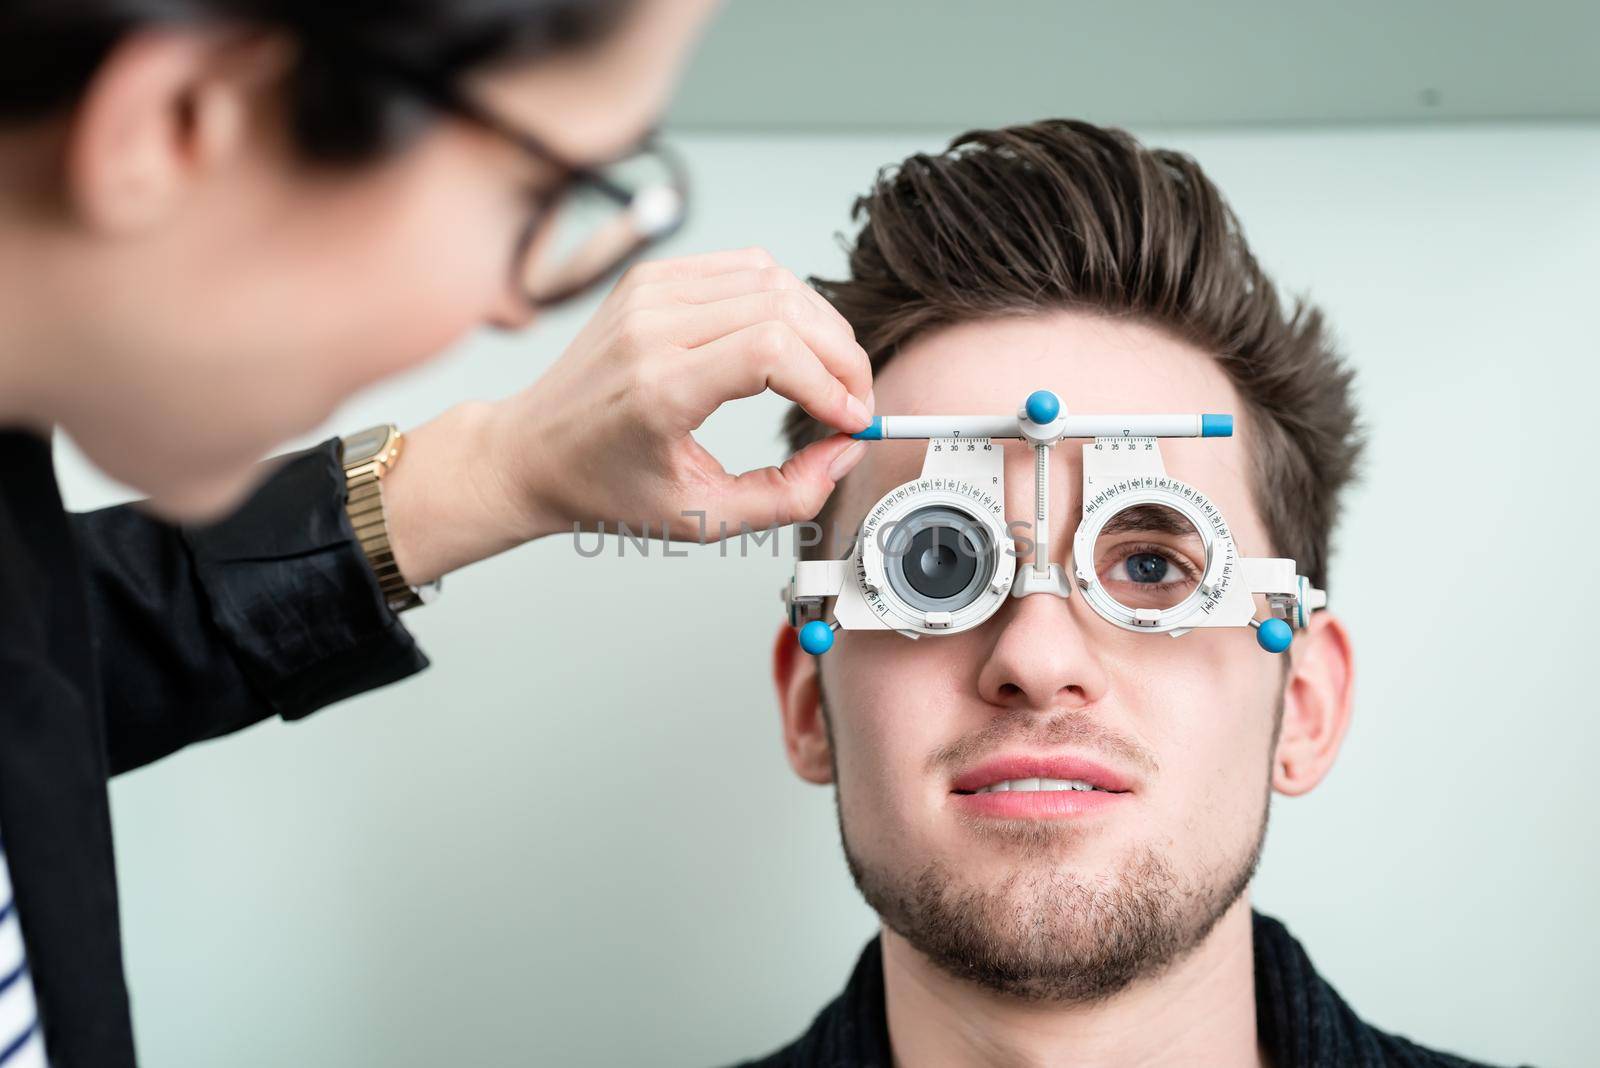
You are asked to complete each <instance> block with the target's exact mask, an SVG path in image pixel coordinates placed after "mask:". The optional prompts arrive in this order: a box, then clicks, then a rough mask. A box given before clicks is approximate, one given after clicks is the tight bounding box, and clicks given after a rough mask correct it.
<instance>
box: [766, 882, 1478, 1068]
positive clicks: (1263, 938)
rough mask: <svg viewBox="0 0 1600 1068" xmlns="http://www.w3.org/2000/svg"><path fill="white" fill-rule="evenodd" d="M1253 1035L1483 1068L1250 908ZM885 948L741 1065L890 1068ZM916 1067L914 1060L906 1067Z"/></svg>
mask: <svg viewBox="0 0 1600 1068" xmlns="http://www.w3.org/2000/svg"><path fill="white" fill-rule="evenodd" d="M1251 918H1252V927H1253V932H1254V936H1253V941H1254V943H1255V976H1256V1033H1257V1035H1258V1036H1259V1037H1260V1039H1261V1046H1262V1048H1263V1049H1265V1050H1266V1053H1267V1056H1268V1058H1269V1060H1270V1062H1271V1064H1272V1065H1273V1068H1485V1066H1483V1065H1481V1064H1480V1062H1477V1061H1469V1060H1466V1059H1464V1058H1461V1057H1457V1056H1453V1055H1452V1054H1449V1053H1439V1052H1436V1051H1434V1050H1430V1049H1424V1048H1423V1047H1421V1046H1419V1045H1417V1044H1416V1043H1414V1042H1412V1041H1410V1040H1409V1039H1405V1038H1401V1037H1400V1036H1399V1035H1391V1034H1387V1033H1385V1032H1383V1031H1379V1030H1378V1029H1377V1028H1374V1027H1369V1026H1368V1025H1366V1024H1364V1023H1362V1022H1361V1020H1360V1019H1358V1018H1357V1016H1356V1014H1355V1013H1354V1012H1353V1011H1351V1009H1350V1006H1348V1005H1346V1004H1345V1003H1344V1000H1343V999H1342V998H1340V997H1339V995H1338V994H1337V993H1336V992H1335V991H1334V989H1333V987H1331V986H1329V985H1328V984H1327V982H1326V981H1325V980H1323V978H1322V977H1321V976H1319V975H1318V974H1317V972H1316V969H1314V968H1313V967H1312V966H1311V958H1309V957H1307V956H1306V952H1305V950H1303V949H1301V948H1300V943H1299V942H1297V941H1295V939H1294V936H1293V935H1291V934H1290V933H1289V932H1288V930H1286V929H1285V928H1284V926H1283V924H1281V923H1279V922H1278V921H1277V920H1274V919H1272V918H1271V917H1270V916H1263V915H1262V914H1261V913H1259V912H1252V913H1251ZM893 1064H894V1061H893V1060H892V1059H891V1057H890V1055H889V1025H888V1019H887V1017H886V1016H885V1011H884V1000H883V951H882V946H881V945H880V942H879V939H877V938H874V939H873V940H872V941H871V942H869V943H867V948H866V949H865V950H863V951H862V953H861V958H860V960H858V961H857V962H856V968H855V971H854V972H853V973H852V974H851V976H850V982H849V984H848V985H847V986H846V987H845V989H844V993H842V994H840V995H839V996H838V997H837V998H835V999H834V1000H833V1001H832V1002H831V1003H830V1004H829V1005H828V1006H827V1007H826V1008H824V1009H823V1010H822V1011H821V1012H820V1013H818V1014H817V1018H816V1019H815V1020H814V1021H813V1022H812V1024H811V1027H810V1029H809V1030H807V1031H806V1033H805V1034H803V1035H801V1036H800V1037H799V1038H798V1039H796V1040H795V1041H794V1042H793V1043H791V1044H790V1045H788V1046H785V1047H784V1048H783V1049H780V1050H778V1051H777V1052H775V1053H772V1054H769V1055H768V1056H766V1057H763V1058H761V1059H760V1060H754V1061H746V1062H745V1063H744V1064H743V1065H740V1066H739V1068H800V1066H804V1068H892V1066H893ZM908 1068H915V1066H908Z"/></svg>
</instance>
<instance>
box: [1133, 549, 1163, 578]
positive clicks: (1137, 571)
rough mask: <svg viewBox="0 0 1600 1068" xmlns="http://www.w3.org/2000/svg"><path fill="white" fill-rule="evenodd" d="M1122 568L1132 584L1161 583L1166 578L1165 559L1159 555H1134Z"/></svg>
mask: <svg viewBox="0 0 1600 1068" xmlns="http://www.w3.org/2000/svg"><path fill="white" fill-rule="evenodd" d="M1123 566H1124V567H1126V568H1127V569H1128V578H1130V579H1132V580H1133V581H1134V582H1161V581H1163V580H1165V579H1166V577H1167V558H1166V557H1164V556H1162V555H1160V554H1159V553H1134V554H1132V555H1131V556H1129V557H1128V559H1127V560H1125V561H1124V562H1123Z"/></svg>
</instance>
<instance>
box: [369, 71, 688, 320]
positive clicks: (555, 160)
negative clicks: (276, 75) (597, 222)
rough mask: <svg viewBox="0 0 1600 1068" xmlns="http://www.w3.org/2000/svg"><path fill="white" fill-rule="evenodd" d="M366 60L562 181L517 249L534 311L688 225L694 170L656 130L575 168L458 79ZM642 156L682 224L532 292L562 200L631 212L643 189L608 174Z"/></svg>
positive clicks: (539, 199) (537, 208)
mask: <svg viewBox="0 0 1600 1068" xmlns="http://www.w3.org/2000/svg"><path fill="white" fill-rule="evenodd" d="M363 58H365V59H367V60H369V61H370V62H371V63H372V64H373V65H374V66H375V67H376V68H378V69H380V70H382V71H384V72H386V73H388V74H389V75H390V76H391V77H393V78H395V79H396V80H397V81H398V82H399V83H400V84H401V85H403V86H404V87H405V88H407V89H409V90H410V91H411V92H412V93H414V94H415V95H416V96H418V97H420V98H421V99H422V100H423V101H425V102H427V103H428V104H430V105H432V106H433V107H435V108H437V109H439V110H440V111H443V112H446V113H448V114H452V115H455V116H456V117H457V118H462V119H465V120H467V121H468V122H471V123H473V124H474V125H476V126H479V127H482V128H484V129H486V130H488V131H489V132H491V133H493V134H495V135H496V136H498V137H501V138H504V139H505V140H506V141H509V142H510V143H511V144H513V145H515V146H516V147H517V148H518V149H520V150H521V151H522V152H523V153H524V154H525V155H527V156H529V157H530V158H532V159H536V160H538V161H539V162H541V163H543V164H545V165H546V166H549V167H551V168H553V169H554V170H555V171H556V175H557V178H556V181H555V182H554V183H553V184H552V185H550V187H549V188H547V189H542V190H540V191H539V193H538V195H537V196H536V197H535V198H534V205H533V209H534V210H533V216H532V217H531V218H530V219H529V220H528V222H527V224H526V225H525V226H524V227H523V228H522V230H521V231H520V232H519V233H518V235H517V239H516V243H515V244H514V246H513V247H512V253H511V264H510V273H511V281H512V284H513V285H514V286H515V287H516V289H517V291H518V292H519V293H521V294H522V297H523V299H524V300H525V301H526V302H527V304H528V306H529V307H530V308H534V309H538V310H543V309H547V308H551V307H554V306H555V305H558V304H563V303H565V302H567V301H569V300H572V299H573V298H574V297H578V296H581V295H582V294H584V293H587V292H589V291H590V290H592V289H594V288H595V287H597V286H599V285H601V284H603V283H605V282H607V281H609V280H610V279H611V278H613V277H614V276H616V275H617V274H618V273H619V272H620V271H621V270H622V269H623V268H624V267H625V266H627V265H628V263H630V262H632V261H633V260H634V259H635V258H636V257H637V256H639V255H640V254H641V253H642V252H644V251H645V250H646V249H649V248H651V247H652V246H654V245H657V244H659V243H661V242H662V241H665V240H666V239H667V238H669V237H671V236H672V235H673V234H674V233H676V232H677V231H678V230H679V229H680V228H681V227H682V226H683V223H684V219H685V218H686V217H687V214H688V204H689V179H688V170H687V168H686V167H685V166H684V164H683V161H682V159H681V158H680V157H679V156H678V154H677V153H676V152H674V151H672V150H671V149H669V148H668V147H667V146H666V145H664V144H662V143H661V142H660V141H659V140H658V135H657V131H656V130H654V129H652V130H650V131H648V132H646V133H645V134H644V136H643V137H641V138H640V139H639V140H638V141H636V142H635V143H634V144H633V145H632V146H631V147H629V148H627V149H625V150H624V151H622V152H620V153H618V154H617V155H615V156H612V157H611V158H609V159H605V160H601V161H599V162H596V163H574V162H573V161H571V160H569V159H568V158H567V157H566V156H564V155H563V154H561V153H560V152H558V151H556V150H555V149H553V148H551V147H550V146H549V145H548V144H547V143H546V142H545V141H544V140H543V139H542V138H540V137H538V136H537V135H535V134H534V133H532V132H531V131H529V130H524V129H521V128H520V127H518V126H517V125H515V124H514V123H511V122H509V121H507V120H506V119H505V118H504V117H502V116H501V115H499V114H497V113H495V112H494V111H493V110H491V109H490V108H488V107H485V106H484V105H483V104H481V103H479V102H478V101H477V100H474V99H473V98H472V97H470V96H468V95H467V94H466V93H464V92H462V91H461V90H460V88H458V87H457V85H456V84H455V82H454V81H453V80H450V79H447V78H441V77H436V76H434V75H432V74H429V73H427V72H424V71H422V70H418V69H414V68H412V67H410V66H408V65H407V64H404V63H401V62H397V61H394V60H392V59H388V58H386V57H380V56H373V55H371V54H367V55H365V56H364V57H363ZM641 157H653V158H655V159H657V160H659V161H660V162H661V164H662V166H663V167H664V169H665V171H666V173H667V174H669V175H670V176H671V182H672V188H673V191H674V192H676V193H677V195H678V197H679V198H680V201H681V203H682V204H683V208H682V209H681V210H680V211H679V213H678V217H677V219H676V220H674V221H673V223H672V224H671V225H670V226H667V227H664V228H661V229H659V230H656V231H653V232H651V233H648V234H642V235H640V237H639V239H638V240H636V241H635V242H634V243H633V244H632V245H630V246H627V247H625V248H624V249H623V250H622V251H621V252H619V253H618V254H617V255H616V256H615V257H613V258H612V259H611V260H610V261H609V262H606V263H603V264H600V265H598V266H597V267H595V268H594V269H593V270H591V271H589V272H586V273H585V274H583V275H582V276H580V277H578V278H577V279H575V280H573V281H572V282H571V283H569V284H567V285H565V286H563V287H561V288H560V289H558V290H554V291H552V292H550V293H542V294H535V293H533V292H530V291H529V289H528V287H527V283H526V280H525V278H524V277H522V272H521V270H520V268H521V267H522V265H523V262H524V260H525V259H526V258H527V255H528V249H529V247H530V246H531V245H532V244H533V243H534V242H535V241H536V240H537V239H538V237H539V234H540V232H541V231H542V230H543V229H544V227H545V226H547V225H549V224H550V223H552V222H553V221H554V219H555V216H556V215H557V213H558V212H559V209H560V204H561V201H563V200H565V199H566V198H567V197H569V196H571V195H572V193H573V192H574V190H577V189H585V190H588V191H591V192H593V193H596V194H598V195H599V196H601V197H603V198H605V199H607V200H610V201H611V202H613V203H614V204H616V205H617V207H618V208H619V209H623V210H626V209H627V208H628V207H629V206H630V205H631V204H633V202H634V198H635V196H636V195H637V194H638V192H639V190H637V189H629V188H627V187H625V186H623V185H621V184H620V183H618V182H616V181H613V180H612V179H611V178H609V177H607V176H606V175H605V173H603V169H604V168H607V167H612V166H615V165H617V164H620V163H626V162H627V161H629V160H632V159H638V158H641Z"/></svg>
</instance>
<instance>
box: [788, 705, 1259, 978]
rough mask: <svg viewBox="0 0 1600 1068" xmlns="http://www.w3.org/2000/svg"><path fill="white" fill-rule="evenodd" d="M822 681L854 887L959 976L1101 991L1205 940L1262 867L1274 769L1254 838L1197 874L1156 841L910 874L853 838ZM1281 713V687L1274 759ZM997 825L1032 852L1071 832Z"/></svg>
mask: <svg viewBox="0 0 1600 1068" xmlns="http://www.w3.org/2000/svg"><path fill="white" fill-rule="evenodd" d="M818 685H819V694H818V699H819V701H820V703H821V711H822V720H823V729H824V731H825V732H826V734H827V737H828V760H829V763H830V765H831V767H832V771H833V782H834V794H833V797H834V809H835V811H836V813H837V818H838V822H839V839H840V842H841V843H842V844H843V846H844V855H845V863H846V864H847V865H848V867H849V869H850V875H851V877H852V878H853V879H854V880H855V884H856V888H857V889H858V890H860V891H861V896H862V897H863V898H864V899H865V900H866V902H867V904H868V905H870V906H871V907H872V909H873V911H875V912H876V913H877V914H878V916H879V918H880V919H881V920H882V921H883V922H884V924H886V925H887V926H888V927H889V929H890V930H892V931H894V932H895V933H896V934H898V935H900V936H901V937H902V938H904V939H905V940H906V941H907V942H908V943H910V944H911V946H912V947H913V948H915V949H916V950H917V951H918V952H920V953H921V954H922V955H923V956H925V957H927V958H928V960H929V961H930V962H931V963H932V964H933V965H934V966H935V967H938V968H939V969H940V970H942V971H944V972H945V973H946V974H948V975H950V976H952V977H954V978H957V979H963V980H966V981H968V982H971V983H974V984H976V985H978V986H980V987H982V988H984V989H986V990H989V991H992V992H994V993H996V994H1001V995H1005V996H1007V997H1012V998H1017V999H1020V1000H1025V1001H1035V1002H1043V1001H1047V1002H1056V1003H1062V1004H1074V1003H1075V1004H1087V1003H1090V1002H1095V1001H1100V1000H1103V999H1105V998H1108V997H1110V996H1112V995H1113V994H1116V993H1118V992H1119V991H1122V990H1124V989H1126V988H1127V987H1128V986H1129V985H1130V984H1131V983H1133V982H1134V980H1136V979H1139V978H1141V977H1145V976H1152V975H1155V974H1157V973H1159V972H1160V971H1162V970H1164V969H1165V968H1167V967H1168V966H1169V965H1171V964H1172V963H1174V962H1175V961H1177V960H1179V959H1181V958H1182V957H1184V956H1185V955H1187V954H1188V953H1189V952H1191V951H1192V950H1194V949H1195V947H1197V946H1199V945H1200V944H1201V943H1202V942H1203V941H1205V938H1206V936H1207V935H1209V934H1210V933H1211V930H1212V929H1213V928H1214V927H1215V926H1216V924H1217V922H1218V921H1219V920H1221V918H1222V917H1223V916H1224V915H1225V914H1226V913H1227V911H1228V909H1229V908H1231V907H1232V906H1233V904H1234V902H1236V901H1238V900H1239V898H1240V896H1241V895H1243V894H1244V892H1245V891H1246V890H1247V889H1248V888H1249V886H1250V882H1251V880H1252V879H1253V878H1254V876H1255V871H1256V866H1257V865H1258V864H1259V863H1260V860H1261V849H1262V846H1263V844H1264V843H1265V841H1266V836H1267V816H1268V812H1269V809H1270V800H1271V795H1272V789H1271V775H1270V771H1269V774H1268V780H1267V781H1268V786H1267V792H1266V795H1265V796H1264V797H1263V799H1262V805H1261V820H1260V823H1259V826H1258V830H1257V832H1256V834H1255V836H1254V840H1253V842H1252V843H1251V845H1250V847H1249V848H1248V849H1247V850H1245V851H1244V853H1243V855H1241V856H1237V857H1234V858H1232V859H1231V862H1228V861H1225V862H1223V863H1220V864H1218V865H1217V866H1215V867H1213V868H1209V869H1207V870H1206V871H1204V872H1202V873H1199V874H1198V876H1197V877H1182V876H1180V874H1179V873H1178V872H1176V871H1175V870H1174V869H1173V867H1172V865H1171V864H1170V863H1169V862H1168V860H1167V858H1166V857H1164V856H1162V855H1161V854H1160V853H1159V852H1157V851H1156V850H1155V849H1154V848H1153V847H1151V846H1148V845H1147V846H1143V847H1141V848H1140V849H1139V850H1137V851H1136V852H1135V853H1134V854H1133V855H1132V856H1131V857H1130V858H1129V860H1128V862H1127V863H1126V864H1124V865H1123V867H1122V869H1121V870H1120V871H1115V872H1110V873H1106V874H1105V875H1103V876H1099V877H1097V878H1095V879H1092V880H1086V879H1083V878H1081V877H1079V876H1076V875H1073V874H1071V873H1067V872H1062V871H1060V870H1056V869H1050V870H1045V871H1027V870H1023V869H1022V867H1021V866H1019V868H1018V870H1016V871H1013V872H1012V873H1011V874H1010V875H1008V876H1007V877H1006V878H1005V879H1003V880H1002V881H1001V882H1000V883H999V884H997V885H988V886H973V885H963V884H962V882H961V880H960V879H959V878H958V873H956V872H953V871H952V870H951V868H950V866H949V865H948V864H946V863H945V862H944V861H943V860H942V859H940V858H937V857H936V858H933V859H931V860H929V861H928V862H927V863H926V864H924V865H923V866H922V868H921V869H920V870H919V871H916V872H914V873H908V872H902V871H897V870H893V869H891V868H889V867H887V866H874V865H873V864H871V863H868V862H867V861H865V860H864V859H863V858H862V857H861V856H860V855H859V854H857V853H856V852H855V851H854V850H852V849H851V848H850V835H849V832H848V830H847V828H846V826H845V819H844V806H843V804H842V803H841V802H840V798H839V791H840V783H839V766H838V757H837V749H836V748H835V746H834V744H833V724H832V722H831V719H832V717H831V716H830V715H829V713H828V706H827V698H826V696H825V695H824V694H822V693H821V692H820V686H821V680H820V678H819V680H818ZM1282 722H1283V701H1282V696H1281V694H1280V697H1279V702H1278V708H1277V710H1276V712H1275V714H1274V723H1273V729H1272V741H1271V743H1270V744H1269V745H1268V747H1267V759H1268V761H1269V763H1270V761H1271V760H1272V755H1273V753H1274V752H1275V751H1276V749H1277V742H1278V732H1279V730H1280V729H1281V727H1282ZM989 833H991V834H993V835H994V836H995V837H998V838H1003V839H1004V840H1005V841H1007V842H1008V843H1009V844H1011V845H1013V846H1016V847H1021V854H1020V855H1021V856H1022V857H1023V858H1024V859H1026V860H1032V859H1036V858H1040V857H1048V856H1050V855H1051V854H1052V853H1053V851H1055V850H1056V849H1058V848H1059V847H1060V844H1061V842H1062V840H1063V839H1062V838H1061V835H1060V830H1059V829H1058V828H1056V827H1053V826H1051V825H1049V824H1048V823H1033V822H1022V821H1017V822H1012V823H1006V824H998V825H996V826H995V828H994V830H992V831H991V832H989Z"/></svg>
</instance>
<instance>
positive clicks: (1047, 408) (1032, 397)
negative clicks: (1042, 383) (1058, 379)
mask: <svg viewBox="0 0 1600 1068" xmlns="http://www.w3.org/2000/svg"><path fill="white" fill-rule="evenodd" d="M1022 410H1023V411H1025V412H1027V413H1028V418H1029V419H1031V420H1033V421H1034V422H1035V423H1038V424H1039V425H1041V426H1043V425H1044V424H1046V423H1053V422H1055V420H1056V416H1058V415H1060V414H1061V398H1060V397H1057V396H1056V395H1055V394H1054V393H1051V392H1050V391H1049V390H1048V389H1036V390H1034V391H1033V392H1032V393H1030V394H1028V399H1027V401H1025V402H1024V403H1023V405H1022Z"/></svg>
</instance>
